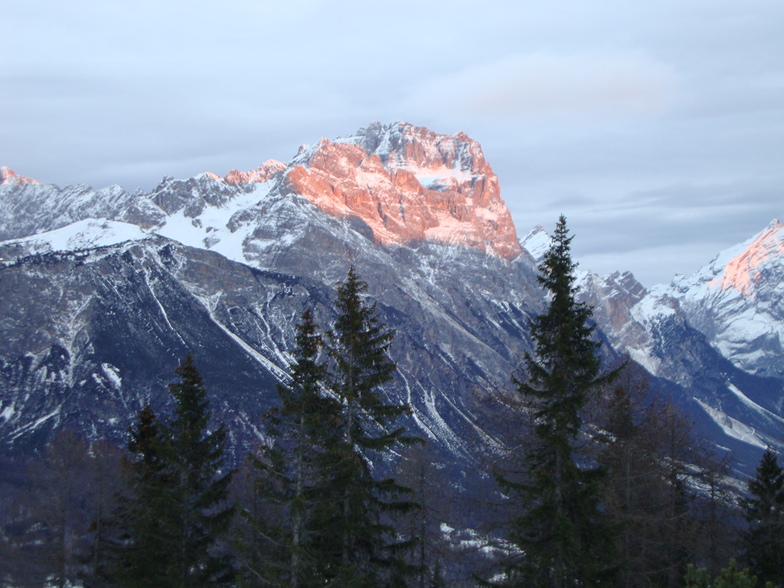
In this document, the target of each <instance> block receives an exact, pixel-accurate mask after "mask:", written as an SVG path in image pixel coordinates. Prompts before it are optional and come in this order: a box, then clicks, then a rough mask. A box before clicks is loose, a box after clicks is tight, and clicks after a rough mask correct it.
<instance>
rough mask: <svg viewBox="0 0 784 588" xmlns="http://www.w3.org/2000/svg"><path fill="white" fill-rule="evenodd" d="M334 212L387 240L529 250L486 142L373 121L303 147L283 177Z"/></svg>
mask: <svg viewBox="0 0 784 588" xmlns="http://www.w3.org/2000/svg"><path fill="white" fill-rule="evenodd" d="M283 190H284V192H286V193H292V194H299V195H302V196H304V197H305V198H307V199H308V200H310V201H311V202H312V203H313V204H315V205H316V206H317V207H319V208H320V209H322V210H323V211H324V212H326V213H327V214H330V215H332V216H337V217H354V218H359V219H360V220H361V221H363V223H364V224H365V225H366V226H367V228H368V230H369V232H370V233H372V236H373V239H374V240H375V241H376V242H377V243H381V244H384V245H399V244H413V243H417V242H422V241H435V242H439V243H446V244H452V245H463V246H467V247H472V248H476V249H479V250H482V251H486V252H488V253H493V254H495V255H498V256H500V257H503V258H507V259H511V258H513V257H516V256H517V255H519V254H520V253H521V251H522V249H521V248H520V244H519V243H518V241H517V234H516V232H515V228H514V224H513V222H512V217H511V214H510V212H509V210H508V209H507V208H506V205H505V204H504V202H503V200H501V197H500V188H499V185H498V177H497V176H496V175H495V173H494V172H493V170H492V168H491V167H490V165H489V164H488V163H487V162H486V161H485V158H484V155H483V154H482V149H481V147H480V146H479V143H477V142H476V141H474V140H473V139H470V138H469V137H468V136H467V135H465V134H464V133H457V134H455V135H442V134H439V133H435V132H433V131H430V130H428V129H426V128H424V127H415V126H413V125H411V124H409V123H395V124H391V125H382V124H380V123H372V124H370V125H369V126H368V127H367V128H364V129H360V130H359V131H357V132H356V133H355V134H354V135H350V136H347V137H340V138H338V139H336V140H335V141H330V140H328V139H321V140H320V141H319V142H318V143H317V144H316V145H315V146H313V147H311V148H309V149H307V150H301V151H300V153H299V154H298V156H297V158H296V159H295V160H294V162H292V164H291V165H290V166H289V169H288V171H287V172H286V176H285V178H284V182H283Z"/></svg>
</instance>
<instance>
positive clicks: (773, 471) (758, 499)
mask: <svg viewBox="0 0 784 588" xmlns="http://www.w3.org/2000/svg"><path fill="white" fill-rule="evenodd" d="M742 504H743V507H744V515H745V517H746V520H747V521H748V524H749V527H748V530H747V531H746V535H745V537H744V543H745V549H744V551H745V559H746V563H747V564H748V566H749V568H750V569H751V572H752V573H754V574H756V575H757V576H758V577H759V579H760V582H772V583H773V584H775V585H777V586H784V471H782V468H781V466H780V465H779V463H778V459H777V457H776V454H775V453H774V452H773V451H772V450H771V449H770V448H768V449H767V450H766V451H765V453H764V454H763V456H762V459H761V460H760V464H759V466H758V467H757V475H756V477H755V478H754V479H753V480H750V481H749V497H748V498H747V499H745V500H744V501H743V503H742Z"/></svg>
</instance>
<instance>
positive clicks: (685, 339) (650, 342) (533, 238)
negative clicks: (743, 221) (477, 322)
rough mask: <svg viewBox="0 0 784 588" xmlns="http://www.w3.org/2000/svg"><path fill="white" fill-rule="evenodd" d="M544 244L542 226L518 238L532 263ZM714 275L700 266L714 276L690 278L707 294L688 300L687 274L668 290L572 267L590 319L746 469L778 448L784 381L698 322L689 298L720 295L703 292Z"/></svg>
mask: <svg viewBox="0 0 784 588" xmlns="http://www.w3.org/2000/svg"><path fill="white" fill-rule="evenodd" d="M765 234H766V231H763V233H762V235H765ZM755 240H756V239H752V240H750V241H749V243H752V242H754V241H755ZM546 243H547V240H546V233H545V232H544V230H543V229H542V228H541V227H537V228H536V229H534V230H533V231H532V232H531V233H529V234H528V235H527V236H526V237H525V238H524V239H523V240H522V244H523V246H524V247H525V248H526V249H527V250H528V251H529V252H530V253H531V255H532V256H533V257H534V258H535V259H536V260H537V261H539V260H541V256H542V254H543V253H544V251H545V249H546ZM749 243H747V244H745V245H743V246H739V247H737V248H735V253H733V254H727V255H724V257H725V258H726V260H725V262H724V264H723V265H722V267H723V266H724V265H726V264H727V262H728V261H729V260H732V259H734V258H736V257H737V255H739V254H741V253H742V252H745V251H747V250H748V249H749ZM773 249H774V250H775V248H773ZM717 259H721V256H720V257H719V258H717ZM714 263H715V262H714ZM717 273H718V272H710V273H708V272H706V271H705V270H703V271H702V272H701V274H698V276H699V275H703V276H705V275H706V274H707V275H710V276H713V277H711V278H710V279H704V278H703V279H702V280H700V279H698V278H692V279H691V282H694V283H697V284H701V285H702V287H703V293H705V292H707V293H708V294H709V295H704V296H702V297H698V296H692V300H691V302H692V305H690V304H689V303H688V301H687V302H685V301H684V298H685V297H684V294H689V293H690V292H691V294H692V295H693V294H694V292H695V291H696V290H697V289H696V288H695V289H692V290H689V289H683V290H679V288H678V287H677V286H676V284H683V283H690V281H689V280H687V279H680V280H677V281H676V282H674V283H673V286H671V287H669V288H668V287H664V286H657V287H655V288H653V289H652V290H651V291H648V290H647V289H646V288H645V287H644V286H643V285H642V284H640V283H639V282H638V281H637V280H636V279H635V278H634V276H633V275H632V274H631V273H630V272H624V273H620V272H615V273H613V274H610V275H608V276H603V277H602V276H598V275H596V274H593V273H591V272H589V271H584V270H582V269H578V286H579V287H580V289H581V292H580V296H581V299H582V300H584V301H585V302H587V303H588V304H590V305H591V306H592V307H593V309H594V319H595V320H596V322H597V325H598V326H599V328H600V329H601V330H602V332H603V333H604V334H605V335H606V337H607V339H608V341H609V342H610V343H611V344H612V346H613V347H614V348H615V349H616V350H618V351H619V352H623V353H627V354H628V355H629V357H630V358H631V359H632V360H634V361H635V362H637V363H639V364H640V365H642V366H643V367H644V368H645V369H646V370H647V371H648V372H649V373H651V374H652V375H653V376H656V377H657V378H659V379H660V380H665V381H666V382H669V383H671V384H674V385H675V388H671V389H670V394H672V397H673V398H674V399H675V400H676V401H677V402H678V403H679V404H680V405H681V406H682V407H683V408H684V409H685V410H686V411H687V413H688V414H689V415H690V416H691V417H692V419H694V420H695V422H697V423H698V424H699V426H700V428H701V430H702V431H703V432H704V434H705V435H706V436H707V438H710V439H713V440H714V442H715V443H716V444H717V445H718V446H720V447H728V448H732V450H733V452H734V454H735V458H736V460H737V461H738V462H739V463H738V466H739V467H740V469H745V470H746V471H751V470H750V468H751V467H752V466H753V465H754V464H755V463H756V461H757V460H758V459H759V455H758V454H759V450H760V449H761V448H762V449H764V448H765V447H767V446H768V445H772V446H775V447H784V436H783V435H782V430H784V420H782V418H781V417H782V415H784V380H782V379H781V378H778V377H769V376H768V374H765V373H748V371H747V370H744V369H742V367H743V366H742V365H739V362H738V361H737V358H736V357H733V355H732V354H726V353H724V351H725V350H724V349H722V347H721V346H720V345H718V344H717V343H716V341H715V339H712V338H711V336H710V333H709V332H705V331H704V330H702V329H700V328H699V327H700V326H701V325H703V324H704V323H703V322H701V321H700V320H699V316H698V315H697V314H696V313H695V308H697V305H696V303H695V302H696V301H698V300H701V301H703V303H705V307H704V308H711V306H710V301H713V302H715V301H716V300H717V299H718V300H719V301H721V300H722V298H721V296H718V297H716V296H714V297H713V298H711V296H710V294H711V293H714V292H715V289H714V288H713V285H712V284H711V282H710V280H715V275H716V274H717ZM772 276H775V274H774V273H772V272H768V273H767V274H765V277H764V278H763V279H760V280H757V281H756V282H755V285H756V290H755V291H756V292H760V291H765V290H767V289H771V288H772V289H773V290H776V288H778V287H779V284H780V281H779V282H778V283H777V282H776V281H775V279H774V280H773V284H772V285H771V284H768V283H767V281H768V280H769V279H770V278H771V277H772ZM733 299H734V300H736V301H737V296H734V295H733ZM749 299H751V300H753V298H751V297H749ZM725 308H726V307H725ZM713 316H714V317H717V316H718V313H717V314H714V315H713ZM737 318H738V317H736V316H734V315H733V314H732V313H731V312H728V313H727V314H725V315H724V317H723V320H724V321H725V323H726V324H728V325H730V326H731V325H732V323H733V321H734V320H736V319H737ZM765 323H766V325H767V328H769V329H771V330H775V329H776V328H777V326H776V322H775V320H774V319H773V318H772V317H771V316H768V317H767V318H766V319H765ZM665 388H667V386H665Z"/></svg>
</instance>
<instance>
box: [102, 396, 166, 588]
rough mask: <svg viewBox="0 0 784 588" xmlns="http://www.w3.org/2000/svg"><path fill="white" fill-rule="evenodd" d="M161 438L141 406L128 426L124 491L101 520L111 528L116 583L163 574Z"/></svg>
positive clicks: (151, 581)
mask: <svg viewBox="0 0 784 588" xmlns="http://www.w3.org/2000/svg"><path fill="white" fill-rule="evenodd" d="M161 443H162V434H161V423H160V422H159V421H158V417H157V415H156V414H155V412H154V411H153V409H152V408H150V407H149V406H146V407H144V408H143V409H142V410H141V411H140V412H139V414H138V416H137V421H136V423H135V424H134V426H132V427H130V428H129V430H128V457H127V458H126V459H125V460H124V462H123V477H124V479H125V490H124V491H123V492H121V493H120V495H119V496H118V503H119V505H118V508H117V510H116V512H115V513H114V514H113V516H112V517H111V518H110V519H109V520H108V521H106V522H104V526H105V527H107V528H111V529H114V530H115V532H114V534H113V535H114V540H113V542H112V549H111V550H110V554H109V560H110V562H109V566H110V567H113V568H114V573H113V579H114V582H116V584H117V585H118V586H127V587H129V588H131V587H136V586H138V587H150V588H152V587H153V586H156V585H157V582H158V579H159V578H161V577H163V575H164V574H165V568H166V563H167V562H166V560H165V558H162V557H161V554H162V553H165V552H166V551H165V550H166V548H167V545H166V540H165V535H164V533H163V531H162V529H161V528H160V525H161V522H162V521H161V519H160V517H159V514H160V510H161V509H162V508H164V507H163V506H162V504H161V502H160V501H162V500H163V491H164V489H165V487H166V485H167V484H168V482H169V477H168V474H166V473H165V471H164V463H163V462H162V459H161V450H162V448H161ZM110 577H111V576H110Z"/></svg>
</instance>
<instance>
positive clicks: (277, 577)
mask: <svg viewBox="0 0 784 588" xmlns="http://www.w3.org/2000/svg"><path fill="white" fill-rule="evenodd" d="M321 349H322V339H321V336H320V335H319V334H318V332H317V327H316V325H315V323H314V322H313V316H312V313H311V312H310V311H309V310H307V311H305V313H304V314H303V315H302V318H301V320H300V323H299V324H298V325H297V335H296V347H295V349H294V354H293V355H294V361H293V362H292V363H291V365H290V366H289V374H290V381H289V382H288V383H287V384H285V385H279V386H278V394H279V395H280V398H281V406H280V407H279V408H276V409H273V410H271V411H269V412H268V413H267V415H266V420H267V422H268V424H269V426H268V429H267V432H268V433H269V435H270V436H271V437H272V439H273V442H272V444H271V445H270V446H269V447H265V448H264V449H263V450H262V452H261V455H260V456H259V458H258V459H256V460H254V463H255V466H256V467H257V468H258V469H259V470H260V476H259V478H258V480H257V495H258V497H259V498H260V499H261V500H262V501H265V502H266V503H267V504H268V505H269V506H270V508H268V510H267V512H265V513H262V516H256V515H253V514H251V513H248V512H246V513H245V514H246V518H248V519H249V520H250V522H251V525H252V526H253V527H254V532H253V533H252V535H255V537H253V538H252V542H253V543H255V544H256V545H253V546H245V549H243V551H244V550H246V549H247V548H248V547H250V548H251V549H257V550H259V551H260V552H263V555H261V556H260V557H256V558H253V560H251V558H243V562H244V563H243V565H244V566H245V567H247V568H248V571H249V572H250V576H249V578H250V580H249V582H248V583H249V584H252V585H253V584H255V583H256V582H254V581H253V578H254V577H255V578H257V579H258V578H264V582H262V584H263V585H275V584H277V585H280V586H291V587H293V588H297V587H301V586H311V585H321V584H322V583H323V580H322V579H320V577H319V576H318V574H316V573H315V570H317V569H319V568H321V567H324V566H325V565H326V564H325V563H324V562H323V559H324V556H322V554H321V553H320V551H321V550H322V549H323V541H322V540H321V535H322V531H321V530H320V529H319V528H318V526H317V525H316V523H315V522H314V521H315V518H316V517H315V514H314V513H315V512H317V511H319V510H320V509H322V505H321V503H322V502H323V501H324V499H325V496H328V495H329V488H328V486H327V480H326V476H325V475H324V473H323V472H324V471H325V470H326V467H325V466H324V462H325V461H329V460H328V459H326V458H325V455H326V454H327V453H328V452H329V451H331V449H332V447H333V445H334V444H335V443H336V442H339V440H340V435H339V431H338V430H337V428H336V423H337V422H338V420H339V411H340V405H339V403H338V402H337V401H336V399H334V398H331V397H328V396H326V395H325V391H324V389H323V387H324V383H323V380H324V378H325V375H326V368H325V365H324V363H323V362H322V361H321V359H320V357H319V356H320V354H321ZM260 545H261V546H263V547H260ZM326 557H327V558H328V554H327V556H326ZM251 568H253V569H251ZM256 568H258V569H256Z"/></svg>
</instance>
